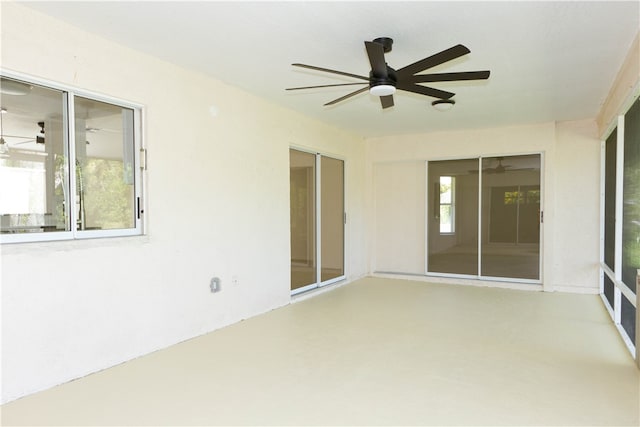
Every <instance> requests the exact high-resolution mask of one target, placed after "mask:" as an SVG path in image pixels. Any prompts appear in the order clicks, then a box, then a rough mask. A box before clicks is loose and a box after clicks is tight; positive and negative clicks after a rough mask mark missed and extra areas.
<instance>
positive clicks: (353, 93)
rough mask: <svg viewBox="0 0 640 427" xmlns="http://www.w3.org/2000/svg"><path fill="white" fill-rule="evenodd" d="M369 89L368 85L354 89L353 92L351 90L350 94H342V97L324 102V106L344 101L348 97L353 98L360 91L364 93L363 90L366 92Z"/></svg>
mask: <svg viewBox="0 0 640 427" xmlns="http://www.w3.org/2000/svg"><path fill="white" fill-rule="evenodd" d="M367 90H369V86H367V87H363V88H362V89H358V90H356V91H353V92H351V93H348V94H346V95H345V96H341V97H340V98H337V99H334V100H333V101H329V102H327V103H326V104H324V106H325V107H326V106H327V105H333V104H337V103H338V102H340V101H344V100H345V99H347V98H351V97H352V96H355V95H357V94H359V93H362V92H365V91H367Z"/></svg>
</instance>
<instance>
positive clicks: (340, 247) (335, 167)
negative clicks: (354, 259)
mask: <svg viewBox="0 0 640 427" xmlns="http://www.w3.org/2000/svg"><path fill="white" fill-rule="evenodd" d="M320 177H321V178H320V197H321V199H320V206H321V215H320V218H321V219H320V224H321V225H320V230H321V233H320V234H321V236H320V246H321V251H320V253H321V257H320V263H321V278H320V280H321V281H322V282H325V281H327V280H331V279H335V278H338V277H341V276H343V275H344V162H343V161H342V160H338V159H332V158H331V157H325V156H321V157H320Z"/></svg>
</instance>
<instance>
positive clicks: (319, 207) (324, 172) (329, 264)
mask: <svg viewBox="0 0 640 427" xmlns="http://www.w3.org/2000/svg"><path fill="white" fill-rule="evenodd" d="M289 159H290V160H289V162H290V165H289V183H290V220H291V291H292V293H293V294H296V293H299V292H304V291H306V290H309V289H313V288H316V287H318V286H322V285H327V284H330V283H333V282H335V281H337V280H341V279H342V278H344V215H345V213H344V212H345V211H344V162H343V161H342V160H339V159H334V158H331V157H327V156H323V155H320V154H315V153H307V152H304V151H300V150H294V149H291V150H289Z"/></svg>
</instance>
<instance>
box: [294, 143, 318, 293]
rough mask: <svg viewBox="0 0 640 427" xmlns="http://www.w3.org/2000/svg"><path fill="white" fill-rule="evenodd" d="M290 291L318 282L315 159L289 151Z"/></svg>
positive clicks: (309, 155) (310, 155)
mask: <svg viewBox="0 0 640 427" xmlns="http://www.w3.org/2000/svg"><path fill="white" fill-rule="evenodd" d="M289 164H290V166H289V185H290V187H289V191H290V194H289V196H290V220H291V290H294V289H298V288H302V287H304V286H307V285H311V284H314V283H316V282H317V275H316V270H317V267H316V266H317V263H316V190H315V189H316V182H315V181H316V156H315V154H311V153H305V152H302V151H297V150H289Z"/></svg>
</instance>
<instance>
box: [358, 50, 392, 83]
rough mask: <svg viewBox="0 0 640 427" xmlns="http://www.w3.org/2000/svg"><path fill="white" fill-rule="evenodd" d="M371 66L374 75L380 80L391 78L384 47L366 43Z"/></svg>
mask: <svg viewBox="0 0 640 427" xmlns="http://www.w3.org/2000/svg"><path fill="white" fill-rule="evenodd" d="M364 45H365V47H366V48H367V55H368V56H369V63H370V64H371V71H372V72H373V75H374V76H376V77H378V78H384V79H386V78H387V77H388V76H389V72H388V71H387V63H386V62H385V60H384V46H382V45H381V44H380V43H376V42H364Z"/></svg>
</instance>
